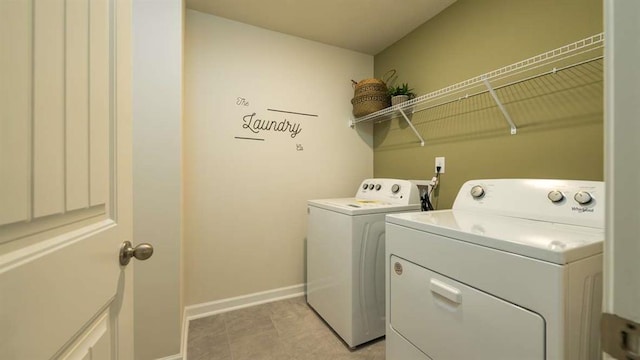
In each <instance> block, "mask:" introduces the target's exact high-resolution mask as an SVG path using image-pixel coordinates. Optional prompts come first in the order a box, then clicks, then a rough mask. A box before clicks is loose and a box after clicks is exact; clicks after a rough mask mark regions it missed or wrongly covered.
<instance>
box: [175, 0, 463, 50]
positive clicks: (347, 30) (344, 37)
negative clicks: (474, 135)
mask: <svg viewBox="0 0 640 360" xmlns="http://www.w3.org/2000/svg"><path fill="white" fill-rule="evenodd" d="M455 1H456V0H186V5H187V8H189V9H193V10H198V11H201V12H205V13H209V14H212V15H216V16H220V17H223V18H226V19H230V20H235V21H239V22H242V23H245V24H250V25H254V26H258V27H261V28H265V29H269V30H273V31H277V32H281V33H285V34H289V35H294V36H297V37H301V38H304V39H309V40H313V41H318V42H321V43H324V44H328V45H334V46H338V47H341V48H345V49H351V50H354V51H358V52H362V53H365V54H370V55H375V54H377V53H379V52H380V51H382V50H384V49H385V48H387V47H388V46H389V45H391V44H393V43H395V42H396V41H398V40H400V39H401V38H402V37H404V36H405V35H407V34H408V33H410V32H411V31H413V30H414V29H415V28H417V27H418V26H420V25H421V24H423V23H424V22H425V21H427V20H429V19H431V18H432V17H433V16H435V15H436V14H438V13H439V12H440V11H442V10H444V9H445V8H446V7H447V6H449V5H451V4H452V3H454V2H455Z"/></svg>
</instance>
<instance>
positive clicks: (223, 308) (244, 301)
mask: <svg viewBox="0 0 640 360" xmlns="http://www.w3.org/2000/svg"><path fill="white" fill-rule="evenodd" d="M305 287H306V284H298V285H293V286H287V287H283V288H279V289H272V290H267V291H262V292H257V293H253V294H248V295H242V296H237V297H233V298H228V299H222V300H216V301H211V302H207V303H202V304H195V305H189V306H185V308H184V315H183V317H182V344H181V345H182V346H181V353H182V354H184V357H185V360H186V356H187V333H188V331H189V321H191V320H194V319H199V318H203V317H207V316H211V315H216V314H221V313H224V312H228V311H233V310H238V309H242V308H246V307H250V306H255V305H260V304H266V303H269V302H273V301H278V300H284V299H289V298H293V297H297V296H302V295H304V294H305ZM161 360H182V356H180V357H176V358H174V357H170V358H165V359H161Z"/></svg>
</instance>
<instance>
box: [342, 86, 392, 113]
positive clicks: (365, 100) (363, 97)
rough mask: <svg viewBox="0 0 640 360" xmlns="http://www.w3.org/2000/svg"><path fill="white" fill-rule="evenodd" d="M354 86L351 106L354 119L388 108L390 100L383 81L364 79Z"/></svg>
mask: <svg viewBox="0 0 640 360" xmlns="http://www.w3.org/2000/svg"><path fill="white" fill-rule="evenodd" d="M354 84H355V85H354V89H355V90H354V95H353V99H351V104H352V105H353V115H354V116H355V117H362V116H365V115H369V114H371V113H374V112H376V111H378V110H382V109H384V108H386V107H389V106H390V104H391V102H390V101H391V100H390V97H389V93H388V89H387V85H386V84H385V83H384V81H382V80H380V79H365V80H362V81H359V82H358V83H355V82H354Z"/></svg>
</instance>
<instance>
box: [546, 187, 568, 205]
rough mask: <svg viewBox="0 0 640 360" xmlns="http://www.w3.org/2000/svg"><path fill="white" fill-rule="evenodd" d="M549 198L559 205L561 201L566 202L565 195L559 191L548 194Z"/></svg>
mask: <svg viewBox="0 0 640 360" xmlns="http://www.w3.org/2000/svg"><path fill="white" fill-rule="evenodd" d="M547 197H548V198H549V200H551V202H553V203H557V202H560V201H562V200H564V194H563V193H562V192H561V191H559V190H551V191H549V194H547Z"/></svg>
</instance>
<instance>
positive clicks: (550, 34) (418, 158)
mask: <svg viewBox="0 0 640 360" xmlns="http://www.w3.org/2000/svg"><path fill="white" fill-rule="evenodd" d="M600 32H602V4H601V0H571V1H555V0H544V1H543V0H540V1H505V0H480V1H479V0H458V1H457V2H456V3H454V4H453V5H452V6H451V7H449V8H447V9H446V10H444V11H443V12H442V13H440V14H439V15H438V16H436V17H435V18H433V19H432V20H430V21H429V22H427V23H425V24H423V25H422V26H420V27H419V28H418V29H416V30H415V31H413V32H412V33H411V34H409V35H407V36H406V37H405V38H403V39H402V40H400V41H398V42H397V43H395V44H394V45H392V46H391V47H389V48H387V49H386V50H384V51H383V52H381V53H380V54H378V55H376V56H375V74H376V76H382V74H384V73H385V72H386V71H388V70H389V69H396V70H397V72H398V81H399V82H408V83H409V84H410V86H411V87H413V88H414V89H415V91H416V92H417V93H418V94H425V93H428V92H431V91H434V90H438V89H440V88H443V87H446V86H448V85H451V84H454V83H457V82H459V81H463V80H466V79H469V78H471V77H474V76H477V75H480V74H483V73H486V72H488V71H491V70H494V69H497V68H500V67H502V66H505V65H509V64H511V63H514V62H517V61H520V60H523V59H525V58H528V57H530V56H534V55H537V54H539V53H542V52H545V51H547V50H551V49H555V48H558V47H560V46H562V45H565V44H567V43H571V42H574V41H577V40H580V39H583V38H585V37H587V36H591V35H594V34H597V33H600ZM598 66H599V67H600V68H601V67H602V65H601V63H600V65H598V64H597V63H596V64H595V65H593V68H590V69H589V71H597V68H598ZM586 82H588V81H586ZM558 84H566V82H563V81H562V80H560V81H558V79H551V78H541V79H538V80H536V81H533V82H530V83H527V84H522V85H518V86H514V87H511V88H510V89H505V90H502V91H501V92H499V95H500V96H502V97H504V98H505V102H506V103H507V108H508V109H509V110H510V112H511V115H512V117H513V120H514V122H515V123H516V125H518V126H519V129H518V134H517V135H509V131H508V127H507V125H506V123H505V122H504V119H503V118H502V115H501V114H500V113H499V112H498V111H496V110H495V106H494V105H493V103H492V102H491V99H490V98H489V97H488V96H479V97H476V98H473V99H471V100H470V101H461V102H459V103H457V104H453V105H450V106H444V107H439V108H437V109H434V110H433V111H427V112H423V113H420V114H415V115H414V118H413V123H414V125H416V127H417V128H418V130H419V131H420V132H421V133H422V135H423V136H424V138H425V141H426V145H425V146H424V147H420V146H419V145H416V144H415V136H414V135H412V133H411V131H410V129H408V128H406V126H401V125H399V123H398V120H397V119H396V120H393V121H391V122H386V123H381V124H378V125H376V128H375V140H374V143H375V151H374V174H375V176H376V177H398V178H431V176H433V167H434V157H436V156H445V158H446V173H445V174H443V175H442V182H441V188H440V192H439V195H440V196H439V201H438V203H439V208H449V207H450V206H451V204H452V202H453V199H454V198H455V195H456V194H457V191H458V189H459V187H460V186H461V184H462V183H463V182H464V181H466V180H469V179H473V178H507V177H511V178H513V177H516V178H517V177H533V178H576V179H585V180H602V178H603V170H602V169H603V150H602V149H603V135H602V81H601V78H600V80H599V81H597V80H596V81H592V82H591V83H589V84H586V85H581V86H579V87H575V88H571V89H568V90H563V91H556V90H557V87H558V86H559V85H558ZM551 93H553V95H549V94H551ZM511 97H512V98H516V99H520V100H518V101H511V102H509V99H510V98H511ZM523 98H526V100H522V99H523ZM487 107H493V109H486V108H487ZM427 113H428V114H427Z"/></svg>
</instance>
